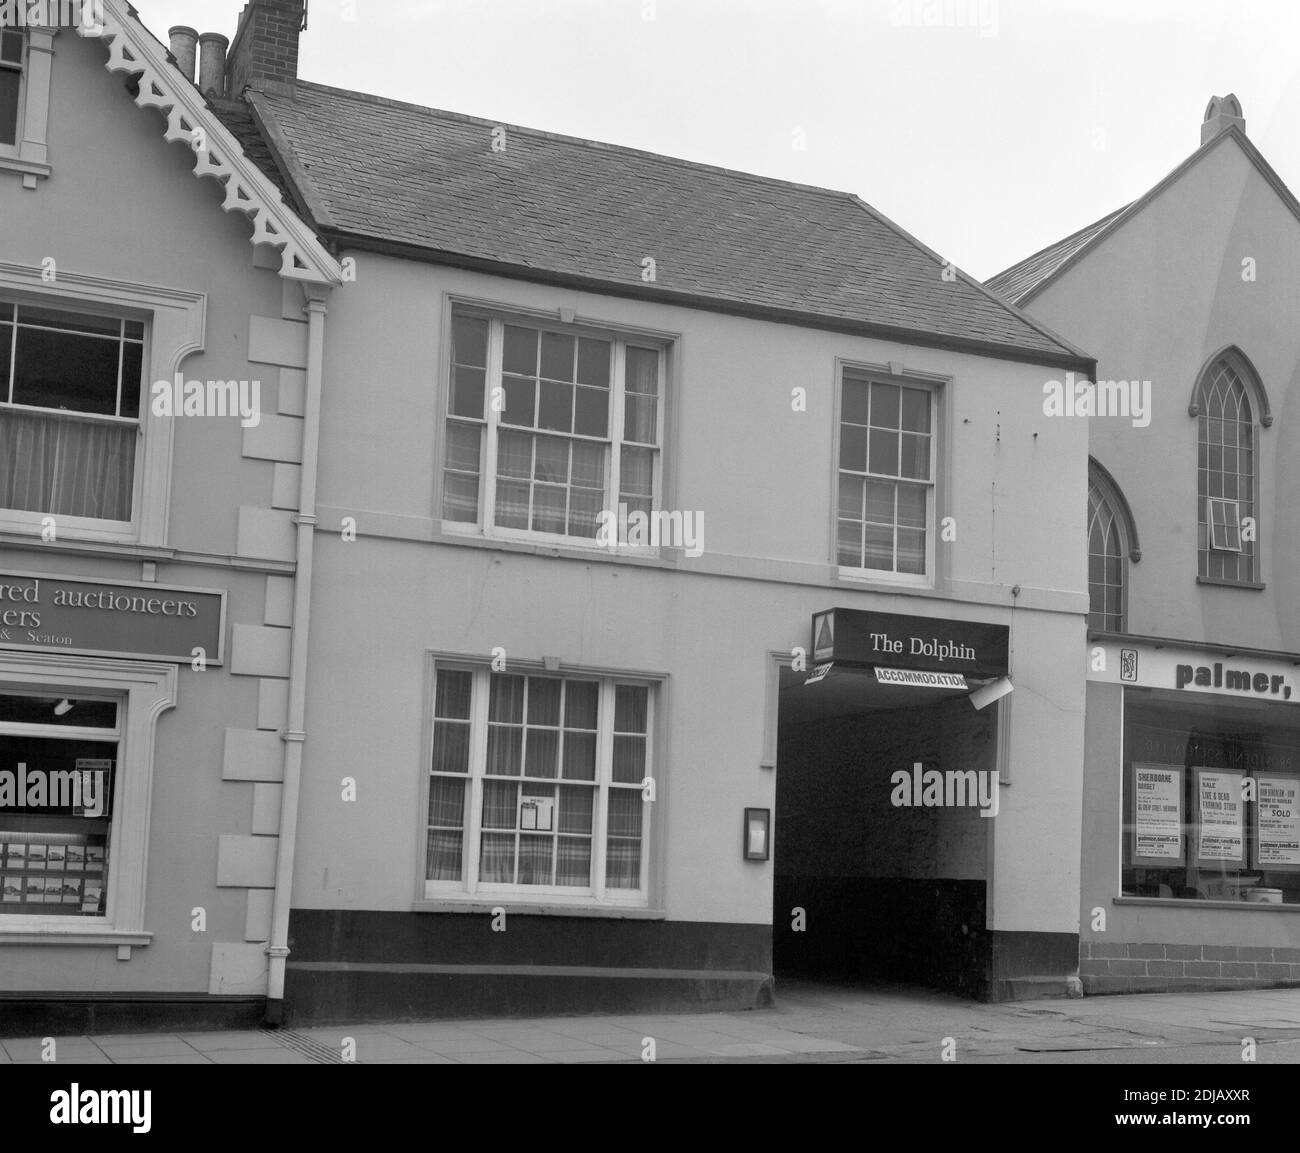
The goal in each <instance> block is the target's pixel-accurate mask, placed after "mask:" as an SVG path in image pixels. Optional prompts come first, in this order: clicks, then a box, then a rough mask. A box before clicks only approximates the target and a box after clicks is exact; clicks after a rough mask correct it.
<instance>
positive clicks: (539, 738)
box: [524, 728, 560, 780]
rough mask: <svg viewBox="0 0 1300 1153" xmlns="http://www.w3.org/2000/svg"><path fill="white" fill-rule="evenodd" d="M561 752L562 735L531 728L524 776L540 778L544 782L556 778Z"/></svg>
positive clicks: (549, 730) (547, 730)
mask: <svg viewBox="0 0 1300 1153" xmlns="http://www.w3.org/2000/svg"><path fill="white" fill-rule="evenodd" d="M559 752H560V734H559V733H558V732H557V731H554V730H551V729H534V728H529V730H528V743H527V755H526V757H525V760H524V776H526V777H540V778H542V779H543V780H546V779H551V778H554V777H556V776H557V775H558V768H559V766H558V764H557V760H558V757H559Z"/></svg>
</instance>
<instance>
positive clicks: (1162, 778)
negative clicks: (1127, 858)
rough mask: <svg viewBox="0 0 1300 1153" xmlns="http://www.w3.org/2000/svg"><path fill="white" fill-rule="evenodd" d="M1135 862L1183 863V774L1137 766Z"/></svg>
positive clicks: (1163, 767)
mask: <svg viewBox="0 0 1300 1153" xmlns="http://www.w3.org/2000/svg"><path fill="white" fill-rule="evenodd" d="M1133 770H1134V777H1133V860H1134V863H1136V864H1144V865H1146V864H1150V865H1179V864H1182V860H1183V770H1182V769H1180V768H1178V767H1176V766H1173V765H1134V766H1133Z"/></svg>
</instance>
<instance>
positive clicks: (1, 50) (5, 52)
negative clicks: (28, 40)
mask: <svg viewBox="0 0 1300 1153" xmlns="http://www.w3.org/2000/svg"><path fill="white" fill-rule="evenodd" d="M0 60H3V61H4V62H5V63H6V64H21V63H22V62H23V34H22V33H21V32H15V31H12V30H6V31H4V32H0Z"/></svg>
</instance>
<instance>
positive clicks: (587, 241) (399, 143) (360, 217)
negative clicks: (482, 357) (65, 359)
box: [218, 80, 1090, 365]
mask: <svg viewBox="0 0 1300 1153" xmlns="http://www.w3.org/2000/svg"><path fill="white" fill-rule="evenodd" d="M245 98H246V99H247V101H248V104H249V106H250V107H251V108H252V110H253V112H254V115H255V118H256V121H257V124H258V127H259V128H260V130H261V133H262V135H263V137H264V138H265V142H266V143H267V144H268V145H269V152H270V153H271V154H273V157H274V160H275V161H276V162H278V169H279V170H282V171H283V172H284V173H285V174H286V175H287V176H288V178H289V183H290V184H291V185H292V187H293V190H294V191H295V192H296V194H297V195H296V196H295V198H294V199H295V200H296V201H298V202H299V203H301V205H302V206H303V207H304V208H305V210H306V212H307V214H308V217H309V219H311V221H312V222H313V224H314V226H315V227H316V228H317V230H318V231H319V232H320V233H321V235H322V236H323V237H325V238H326V239H327V240H329V241H332V242H334V243H335V244H338V245H340V246H350V247H356V248H366V247H371V248H375V249H377V250H380V251H389V252H393V253H395V254H398V255H402V256H406V257H410V258H415V259H428V260H432V261H437V262H444V263H451V264H458V265H461V266H464V267H472V268H483V269H485V270H488V271H499V272H502V273H503V274H505V275H519V276H525V277H528V278H531V279H541V280H549V281H553V282H555V283H567V284H573V285H575V286H588V287H591V288H593V290H595V291H607V292H616V293H621V294H626V295H636V296H648V297H657V298H660V299H665V300H676V301H680V302H682V303H685V304H690V305H694V306H697V307H705V308H715V309H719V310H721V311H736V312H740V313H742V314H756V315H769V316H773V317H774V318H776V319H787V318H788V319H791V320H792V321H793V322H796V323H809V324H811V325H814V326H819V325H820V326H827V327H832V328H836V327H838V328H843V329H845V330H848V331H863V332H865V333H868V334H871V333H877V334H879V335H881V336H884V337H893V338H897V339H901V340H908V341H909V342H912V343H922V344H939V345H941V346H944V347H959V348H966V349H968V350H970V351H973V352H982V353H985V354H989V355H997V356H1007V357H1009V358H1014V359H1019V360H1028V361H1032V362H1037V363H1049V364H1057V363H1068V364H1085V365H1086V364H1089V363H1090V362H1089V361H1088V360H1087V358H1086V357H1085V356H1084V355H1083V354H1082V353H1080V352H1079V350H1077V349H1076V348H1074V347H1073V346H1071V345H1070V344H1068V343H1066V342H1065V341H1063V340H1062V339H1060V338H1059V337H1056V336H1055V335H1054V334H1053V333H1051V332H1050V330H1048V329H1046V328H1044V327H1043V326H1041V325H1040V324H1039V323H1038V322H1036V321H1034V320H1032V319H1030V318H1029V317H1027V316H1025V315H1024V314H1023V313H1021V312H1019V311H1018V310H1017V309H1015V308H1013V307H1010V306H1009V305H1008V304H1007V303H1006V302H1005V301H1003V300H1001V299H999V298H998V297H996V296H995V295H994V294H993V293H991V292H989V291H988V290H986V289H985V288H984V287H983V286H981V285H980V284H979V283H978V282H977V281H975V280H973V279H972V278H970V277H966V276H965V275H964V274H958V276H957V278H956V279H955V280H953V279H948V280H945V279H944V278H943V276H942V275H941V273H942V269H943V261H942V259H941V258H940V257H939V256H938V255H937V254H935V253H933V252H931V251H930V250H929V249H927V248H926V247H925V246H924V245H922V244H921V243H920V242H919V241H916V240H915V239H913V238H912V237H911V236H909V235H908V234H907V233H905V232H904V231H903V230H902V229H900V228H898V227H897V226H896V225H894V224H893V223H892V222H890V221H889V220H887V219H886V218H885V217H883V216H881V215H880V214H879V213H878V212H876V211H875V210H874V209H872V208H871V207H870V206H869V205H867V204H865V203H864V202H863V201H861V200H859V199H858V198H857V197H856V196H853V195H850V194H848V193H844V192H834V191H829V190H827V189H822V188H812V187H808V186H805V185H800V184H793V183H788V182H785V181H780V180H773V179H769V178H766V177H760V176H753V175H749V174H746V173H740V172H733V171H729V170H727V169H723V168H716V167H711V166H708V165H702V164H696V163H692V162H688V161H684V160H677V159H673V158H671V157H666V156H659V155H655V154H653V153H648V152H641V151H637V150H634V149H630V148H623V147H618V146H614V145H609V144H600V143H594V142H592V141H588V140H581V139H577V138H573V137H565V136H557V135H553V134H550V133H545V132H540V131H536V130H533V129H527V128H519V127H515V126H510V125H500V124H497V123H496V122H493V121H489V120H482V119H478V118H474V117H469V116H464V115H461V114H458V113H452V112H443V111H438V110H435V109H430V108H423V107H420V106H417V105H412V104H404V103H399V102H397V101H392V100H386V99H382V98H379V97H375V96H368V95H364V94H361V93H357V92H350V91H346V90H343V89H338V88H330V87H326V86H324V85H319V84H312V83H308V82H305V81H302V80H299V81H297V82H296V83H295V84H294V85H293V86H292V87H284V86H275V87H271V86H268V90H266V91H260V92H259V91H253V90H249V91H248V92H246V93H245ZM218 111H221V110H220V109H218ZM227 124H228V126H231V127H232V131H233V130H234V128H233V126H232V125H231V124H230V121H227ZM502 128H504V130H505V138H504V141H505V147H504V149H502V150H497V151H494V150H493V147H492V144H493V130H494V129H497V130H498V135H499V130H500V129H502ZM241 138H242V137H241ZM264 152H265V150H262V154H259V152H254V155H255V156H258V157H259V159H260V160H261V162H262V164H263V166H264V167H265V166H266V163H267V161H266V158H265V155H264ZM272 167H276V165H275V164H273V165H272ZM268 175H272V174H271V172H270V171H268ZM278 176H279V173H278V171H277V173H276V175H274V176H272V178H273V179H278ZM646 257H651V258H653V260H654V261H655V270H654V271H655V276H654V280H653V282H647V281H646V280H645V279H643V267H644V266H643V261H644V260H645V258H646Z"/></svg>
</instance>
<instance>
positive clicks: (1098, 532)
mask: <svg viewBox="0 0 1300 1153" xmlns="http://www.w3.org/2000/svg"><path fill="white" fill-rule="evenodd" d="M1141 555H1142V554H1141V552H1140V551H1139V549H1138V547H1137V527H1136V525H1135V524H1134V523H1133V516H1132V512H1131V511H1130V509H1129V507H1128V502H1127V501H1126V500H1125V499H1124V497H1123V494H1122V493H1121V492H1120V491H1119V488H1118V487H1117V486H1116V484H1115V482H1114V480H1112V479H1111V476H1110V474H1109V473H1108V472H1107V471H1106V470H1105V469H1104V468H1102V466H1101V465H1099V464H1098V463H1097V462H1096V461H1094V460H1090V461H1089V462H1088V601H1089V606H1088V627H1089V628H1090V629H1094V630H1096V631H1098V632H1107V633H1122V632H1125V631H1126V630H1127V628H1128V566H1129V561H1134V562H1136V561H1137V560H1139V559H1140V558H1141Z"/></svg>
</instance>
